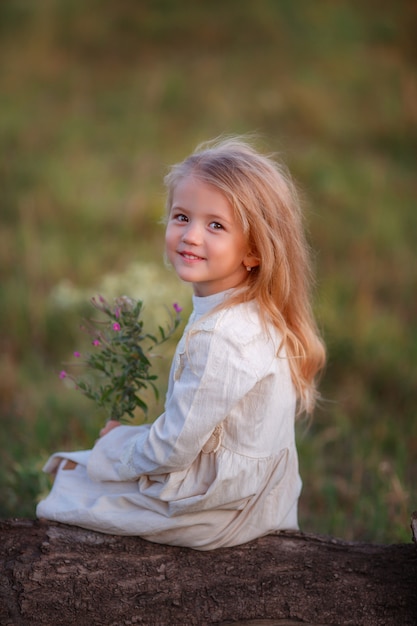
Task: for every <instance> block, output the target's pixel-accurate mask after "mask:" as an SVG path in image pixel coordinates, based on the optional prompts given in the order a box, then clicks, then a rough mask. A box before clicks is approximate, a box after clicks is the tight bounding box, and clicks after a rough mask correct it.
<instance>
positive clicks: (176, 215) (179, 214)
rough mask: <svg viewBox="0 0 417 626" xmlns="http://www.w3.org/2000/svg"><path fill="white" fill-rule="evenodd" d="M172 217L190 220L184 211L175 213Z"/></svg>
mask: <svg viewBox="0 0 417 626" xmlns="http://www.w3.org/2000/svg"><path fill="white" fill-rule="evenodd" d="M172 217H173V219H174V220H175V221H177V222H188V217H187V216H186V215H184V213H174V214H173V216H172Z"/></svg>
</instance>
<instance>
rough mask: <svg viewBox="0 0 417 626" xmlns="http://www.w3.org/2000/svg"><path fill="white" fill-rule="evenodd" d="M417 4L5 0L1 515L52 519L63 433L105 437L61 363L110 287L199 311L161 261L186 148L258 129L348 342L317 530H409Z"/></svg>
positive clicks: (331, 368)
mask: <svg viewBox="0 0 417 626" xmlns="http://www.w3.org/2000/svg"><path fill="white" fill-rule="evenodd" d="M416 18H417V12H416V6H415V3H413V2H411V1H407V0H397V1H396V2H377V1H376V0H362V1H361V2H355V1H350V2H349V1H342V0H340V1H339V0H336V1H330V0H318V1H317V2H313V1H308V0H297V1H296V2H295V1H293V0H257V2H254V1H251V0H221V1H220V0H207V1H206V2H203V1H197V0H195V1H191V0H184V1H182V2H181V1H179V0H171V1H170V0H165V1H163V0H118V1H117V2H114V1H112V0H36V1H35V0H32V1H30V0H3V2H2V3H1V4H0V139H1V153H0V189H1V192H0V212H1V230H0V264H1V265H0V271H1V286H0V296H1V300H0V301H1V307H0V328H1V331H0V333H1V346H0V411H1V421H2V424H1V432H0V446H1V455H0V494H1V496H0V515H1V516H2V517H17V516H30V517H33V515H34V508H35V503H36V501H37V499H38V498H39V497H40V494H42V493H45V491H46V490H47V489H48V483H47V479H46V478H45V477H44V476H43V475H42V473H41V467H42V464H43V463H44V461H45V460H46V458H47V457H48V455H49V453H50V452H51V451H54V450H57V449H74V448H83V447H90V446H91V445H92V443H93V442H94V439H95V437H96V433H97V430H98V428H99V427H100V426H101V425H102V423H103V419H104V416H103V415H99V414H98V413H97V412H96V411H95V408H94V406H93V405H90V402H89V401H88V400H85V399H84V398H83V397H82V396H80V395H78V394H77V392H75V391H72V390H69V389H67V388H66V387H65V385H64V384H63V383H62V381H60V380H59V378H58V375H57V374H58V372H59V370H60V369H61V368H62V367H63V366H62V363H63V362H64V363H65V361H68V360H71V355H72V352H73V350H75V349H79V348H80V341H81V339H80V331H79V323H80V318H81V316H83V315H86V314H87V313H88V311H89V309H88V300H89V298H90V296H92V295H94V294H96V293H98V292H100V293H103V295H105V296H106V297H111V296H113V295H120V294H124V293H128V295H132V296H136V297H141V298H143V299H144V300H145V306H146V309H147V315H148V319H149V322H150V323H152V322H154V321H155V320H156V319H161V320H163V319H164V309H163V303H167V304H170V302H172V301H173V300H177V301H180V302H181V304H183V305H184V306H185V313H187V312H188V311H189V300H190V291H189V288H187V287H185V286H181V285H180V284H179V283H178V282H177V280H176V279H175V278H174V277H173V275H172V274H171V273H170V272H169V271H168V270H167V269H165V268H164V264H163V260H162V250H163V243H162V242H163V227H162V226H161V225H160V219H161V216H162V214H163V206H164V189H163V184H162V178H163V175H164V173H165V172H166V168H167V165H168V164H171V163H173V162H175V161H177V160H178V159H181V158H183V157H184V156H186V155H187V154H188V153H189V152H190V151H191V150H193V149H194V147H195V145H196V144H197V143H199V142H200V141H203V140H206V139H209V138H212V137H215V136H217V135H219V134H222V133H226V134H229V133H239V134H241V133H247V132H253V131H255V132H257V133H259V135H260V137H261V140H260V143H259V147H260V148H261V149H266V150H267V151H277V152H279V153H280V154H281V156H282V158H283V160H284V161H285V162H286V163H287V164H288V166H289V167H290V169H291V171H292V173H293V175H294V176H295V178H296V179H297V181H298V183H299V185H300V188H301V190H302V195H303V198H304V205H305V211H306V220H307V224H308V236H309V240H310V241H311V244H312V247H313V249H314V253H315V255H314V259H315V267H316V274H317V285H316V291H315V310H316V313H317V318H318V321H319V325H320V327H321V329H322V331H323V334H324V337H325V340H326V343H327V346H328V353H329V361H328V366H327V369H326V372H325V375H324V377H323V380H322V393H323V396H324V400H323V402H322V404H321V406H320V408H319V410H318V411H317V412H316V414H315V417H314V420H313V421H312V422H311V424H310V425H307V424H306V423H300V425H299V427H298V431H297V436H298V445H299V451H300V465H301V473H302V475H303V479H304V491H303V494H302V497H301V502H300V523H301V526H302V529H303V530H305V531H307V532H318V533H324V534H331V535H335V536H338V537H342V538H345V539H347V540H365V541H375V542H399V541H409V540H410V536H411V535H410V531H409V517H410V514H411V512H412V510H413V509H416V508H417V497H416V483H417V466H416V457H417V420H416V414H417V409H416V407H417V390H416V387H417V385H416V378H417V323H416V318H417V316H416V313H417V310H416V309H417V306H416V289H417V263H416V255H415V249H416V232H417V211H416V196H417V193H416V191H417V188H416V147H417V141H416V140H417V131H416V122H417V78H416V60H417V47H416V37H415V33H416V32H417V23H416V22H417V19H416ZM171 351H172V346H170V347H169V349H168V350H167V353H168V354H167V357H168V356H169V353H170V352H171ZM168 366H169V359H168V358H166V359H160V360H158V362H157V366H156V367H157V369H158V370H159V374H160V379H159V385H160V387H161V390H162V391H163V389H164V385H165V380H166V374H167V369H168ZM160 410H161V406H160V404H157V403H156V402H155V403H154V404H153V405H152V410H151V415H152V417H155V416H156V415H157V414H158V412H159V411H160ZM138 419H140V417H139V418H138Z"/></svg>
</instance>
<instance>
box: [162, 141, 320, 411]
mask: <svg viewBox="0 0 417 626" xmlns="http://www.w3.org/2000/svg"><path fill="white" fill-rule="evenodd" d="M191 175H192V176H193V177H195V178H197V179H198V180H201V181H203V182H205V183H207V184H209V185H212V186H213V187H215V188H216V189H218V190H219V191H220V192H221V193H223V194H224V195H225V197H226V198H227V199H228V200H229V202H230V204H231V205H232V207H233V209H234V211H235V216H236V218H237V219H238V220H239V222H240V224H241V225H242V228H243V231H244V233H245V234H246V236H247V238H248V242H249V246H250V249H251V251H252V252H253V254H254V255H255V256H256V257H257V258H258V260H259V265H258V266H257V267H255V268H253V269H252V271H250V272H247V277H246V280H245V283H244V285H242V289H239V290H236V292H235V294H234V296H233V297H232V299H228V301H227V306H230V304H234V303H237V302H243V301H249V300H256V301H257V302H258V305H259V310H260V314H261V317H262V320H263V322H264V324H265V325H267V324H268V323H272V324H273V325H274V326H275V327H276V328H277V329H278V331H279V332H280V334H281V336H282V345H284V346H285V350H286V355H287V357H288V360H289V365H290V369H291V375H292V380H293V383H294V386H295V389H296V392H297V396H298V400H299V413H301V412H307V413H311V412H312V410H313V408H314V406H315V403H316V400H317V398H318V395H319V394H318V392H317V378H318V374H319V372H320V371H321V370H322V368H323V367H324V364H325V348H324V344H323V341H322V339H321V338H320V334H319V332H318V329H317V325H316V322H315V319H314V316H313V313H312V306H311V288H312V284H313V278H312V271H311V260H310V249H309V246H308V244H307V241H306V237H305V231H304V225H303V216H302V211H301V207H300V202H299V197H298V194H297V191H296V188H295V185H294V183H293V181H292V179H291V177H290V175H289V173H288V172H287V170H286V169H285V167H284V166H283V165H282V164H280V163H278V162H277V160H276V159H275V158H274V157H273V156H269V155H264V154H260V153H259V152H258V151H257V150H256V149H255V148H254V147H253V146H252V145H251V144H250V143H249V142H248V141H246V140H243V139H241V138H238V137H233V138H225V139H224V138H223V139H219V140H214V141H211V142H207V143H204V144H201V145H200V146H198V147H197V149H196V151H195V152H194V153H193V154H192V155H191V156H189V157H188V158H186V159H185V160H184V161H182V162H181V163H178V164H176V165H174V166H172V167H171V169H170V171H169V173H168V174H167V176H166V177H165V184H166V187H167V192H168V193H167V210H168V212H169V211H170V209H171V205H172V197H173V192H174V190H175V187H176V186H177V184H178V183H179V181H181V180H183V179H184V178H186V177H188V176H191Z"/></svg>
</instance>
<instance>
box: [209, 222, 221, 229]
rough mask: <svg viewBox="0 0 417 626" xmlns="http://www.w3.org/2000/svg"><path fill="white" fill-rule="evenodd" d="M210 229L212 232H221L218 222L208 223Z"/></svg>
mask: <svg viewBox="0 0 417 626" xmlns="http://www.w3.org/2000/svg"><path fill="white" fill-rule="evenodd" d="M210 228H212V229H213V230H223V226H222V224H220V223H219V222H210Z"/></svg>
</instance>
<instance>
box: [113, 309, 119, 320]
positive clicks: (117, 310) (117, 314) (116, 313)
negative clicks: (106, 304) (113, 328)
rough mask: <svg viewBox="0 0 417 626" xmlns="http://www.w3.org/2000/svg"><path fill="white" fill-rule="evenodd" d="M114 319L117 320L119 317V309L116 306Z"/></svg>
mask: <svg viewBox="0 0 417 626" xmlns="http://www.w3.org/2000/svg"><path fill="white" fill-rule="evenodd" d="M114 317H115V318H116V319H117V320H118V319H119V317H120V307H119V306H118V307H117V308H116V309H115V311H114Z"/></svg>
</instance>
